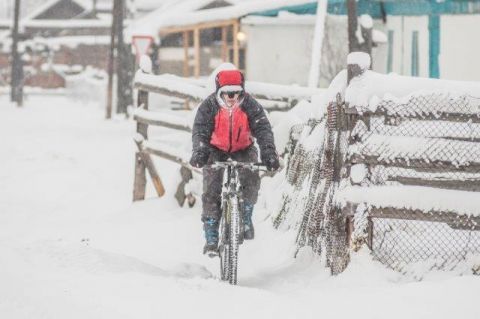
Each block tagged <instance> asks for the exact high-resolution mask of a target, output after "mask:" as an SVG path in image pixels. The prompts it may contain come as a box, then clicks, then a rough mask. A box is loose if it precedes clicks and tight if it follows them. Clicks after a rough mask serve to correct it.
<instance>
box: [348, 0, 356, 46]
mask: <svg viewBox="0 0 480 319" xmlns="http://www.w3.org/2000/svg"><path fill="white" fill-rule="evenodd" d="M347 14H348V52H349V53H351V52H354V51H357V50H358V40H357V36H356V34H355V33H356V32H357V25H358V21H357V3H356V1H355V0H347Z"/></svg>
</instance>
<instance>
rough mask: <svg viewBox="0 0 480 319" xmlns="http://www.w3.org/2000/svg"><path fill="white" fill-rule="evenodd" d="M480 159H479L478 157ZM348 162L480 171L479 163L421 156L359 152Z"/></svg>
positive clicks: (432, 169)
mask: <svg viewBox="0 0 480 319" xmlns="http://www.w3.org/2000/svg"><path fill="white" fill-rule="evenodd" d="M479 160H480V159H479ZM348 162H349V163H350V164H360V163H363V164H367V165H385V166H388V167H401V168H413V169H428V172H431V173H436V172H445V171H452V172H468V173H478V172H479V171H480V163H478V162H477V163H470V164H468V165H465V166H461V165H458V166H455V165H453V164H452V162H450V161H429V162H427V161H425V160H424V159H421V158H410V159H408V160H406V159H405V158H395V159H388V160H380V159H379V157H378V156H365V155H361V154H353V155H351V156H350V157H349V160H348Z"/></svg>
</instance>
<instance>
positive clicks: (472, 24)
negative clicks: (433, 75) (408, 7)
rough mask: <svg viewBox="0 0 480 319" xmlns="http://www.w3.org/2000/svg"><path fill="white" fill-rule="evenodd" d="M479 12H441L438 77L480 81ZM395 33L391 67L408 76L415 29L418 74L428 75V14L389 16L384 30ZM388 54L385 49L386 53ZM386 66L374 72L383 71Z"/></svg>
mask: <svg viewBox="0 0 480 319" xmlns="http://www.w3.org/2000/svg"><path fill="white" fill-rule="evenodd" d="M479 26H480V15H443V16H441V17H440V56H439V64H440V78H441V79H448V80H463V81H480V59H479V58H478V57H479V56H480V41H479V40H478V38H479V31H478V30H479ZM388 30H392V31H393V32H394V36H393V69H392V72H395V73H398V74H401V75H411V66H412V59H411V57H412V36H413V31H418V50H419V56H418V58H419V76H421V77H429V61H430V54H429V30H428V16H421V17H400V16H388V19H387V25H386V29H385V33H387V34H388ZM387 53H388V50H387V51H386V52H385V54H387ZM386 63H387V61H386V60H385V66H383V67H380V66H377V67H375V68H374V69H375V70H376V71H381V72H382V71H383V72H386V69H387V68H386Z"/></svg>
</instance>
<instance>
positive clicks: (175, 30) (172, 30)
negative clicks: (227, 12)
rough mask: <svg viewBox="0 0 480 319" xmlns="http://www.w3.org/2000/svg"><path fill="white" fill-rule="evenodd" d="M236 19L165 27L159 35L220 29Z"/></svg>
mask: <svg viewBox="0 0 480 319" xmlns="http://www.w3.org/2000/svg"><path fill="white" fill-rule="evenodd" d="M235 21H238V20H237V19H227V20H217V21H212V22H203V23H195V24H190V25H185V26H172V27H165V28H162V29H161V30H160V35H167V34H170V33H182V32H184V31H193V30H195V29H200V30H202V29H211V28H221V27H224V26H230V25H232V24H233V23H234V22H235Z"/></svg>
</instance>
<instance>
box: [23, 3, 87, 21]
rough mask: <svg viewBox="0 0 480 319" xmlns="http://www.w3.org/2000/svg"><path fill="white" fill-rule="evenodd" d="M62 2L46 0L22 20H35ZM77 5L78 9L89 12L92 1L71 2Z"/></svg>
mask: <svg viewBox="0 0 480 319" xmlns="http://www.w3.org/2000/svg"><path fill="white" fill-rule="evenodd" d="M60 1H62V0H47V1H45V2H44V3H43V4H41V5H39V6H38V7H36V8H35V9H34V10H33V11H31V12H30V13H29V14H28V15H26V16H25V17H24V18H23V19H22V20H31V19H35V18H36V17H37V16H39V15H40V14H42V13H44V12H45V11H47V10H48V9H50V8H51V7H52V6H54V5H55V4H57V3H58V2H60ZM71 1H73V2H75V3H76V4H78V5H79V6H80V7H82V8H84V9H85V10H90V9H91V8H92V5H93V4H92V1H87V0H71Z"/></svg>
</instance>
